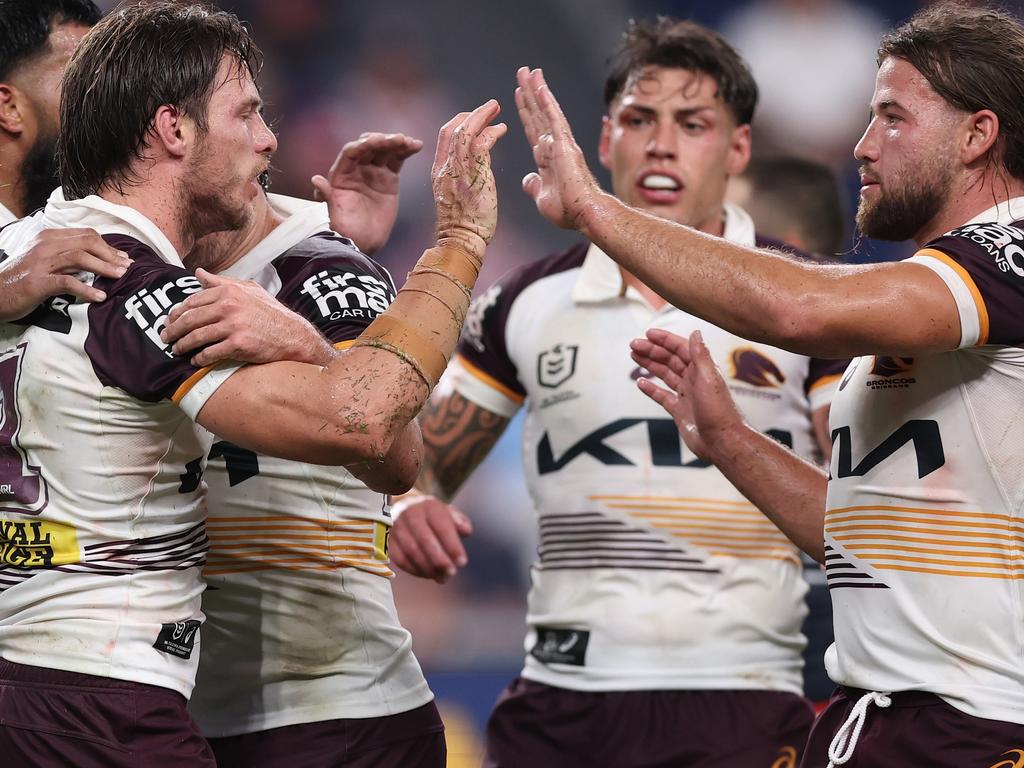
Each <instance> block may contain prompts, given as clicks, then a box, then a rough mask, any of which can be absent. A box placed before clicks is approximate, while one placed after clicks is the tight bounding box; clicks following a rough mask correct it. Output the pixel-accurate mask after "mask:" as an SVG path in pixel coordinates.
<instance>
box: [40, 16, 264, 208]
mask: <svg viewBox="0 0 1024 768" xmlns="http://www.w3.org/2000/svg"><path fill="white" fill-rule="evenodd" d="M224 56H231V57H233V58H234V59H235V60H236V61H237V62H238V65H239V70H240V72H246V71H247V72H248V73H249V74H250V75H252V76H253V77H254V78H255V77H256V75H257V74H258V72H259V69H260V66H261V64H262V55H261V53H260V50H259V48H258V47H257V46H256V44H255V43H254V42H253V40H252V39H251V38H250V36H249V32H248V30H247V29H246V28H245V27H244V26H243V25H242V23H241V22H240V21H239V20H238V17H236V16H235V15H234V14H232V13H228V12H226V11H222V10H220V9H218V8H216V7H214V6H212V5H209V4H207V3H205V2H189V3H182V2H172V1H171V0H158V1H156V2H145V1H143V0H133V1H132V2H128V3H123V4H122V5H121V6H119V7H118V8H117V9H115V10H114V11H112V12H111V13H110V14H109V15H108V16H107V17H106V18H105V19H103V20H102V21H101V22H100V23H99V24H97V25H96V26H95V27H94V28H93V29H92V31H90V33H89V34H88V35H86V36H85V38H84V39H83V40H82V42H81V44H80V45H79V46H78V50H76V51H75V54H74V56H73V57H72V59H71V61H70V62H69V64H68V68H67V70H66V71H65V73H64V88H63V92H62V94H61V100H60V117H61V128H60V136H59V138H58V141H57V157H58V162H59V165H60V175H61V179H62V182H63V185H64V194H65V196H66V197H67V198H68V199H75V198H79V197H85V196H86V195H91V194H95V193H97V192H99V191H100V190H101V189H103V188H112V189H116V190H118V191H119V192H122V191H123V188H124V186H125V185H130V184H134V183H137V179H134V178H132V176H131V172H130V167H131V164H132V162H133V161H135V160H137V159H141V157H142V151H143V148H144V146H145V141H146V134H147V133H148V132H149V130H150V127H151V125H152V121H153V117H154V115H155V114H156V111H157V110H158V109H159V108H160V107H161V106H163V105H165V104H170V105H173V106H174V107H176V108H177V109H179V110H181V112H182V113H183V114H185V115H188V116H189V117H190V118H191V119H192V120H194V121H195V123H196V126H197V127H198V129H199V130H200V132H205V131H206V128H207V122H206V120H207V107H208V106H209V102H210V96H211V95H212V93H213V91H214V90H215V88H216V86H217V85H218V84H217V83H216V82H215V80H216V77H217V72H218V70H219V68H220V64H221V61H222V59H223V58H224Z"/></svg>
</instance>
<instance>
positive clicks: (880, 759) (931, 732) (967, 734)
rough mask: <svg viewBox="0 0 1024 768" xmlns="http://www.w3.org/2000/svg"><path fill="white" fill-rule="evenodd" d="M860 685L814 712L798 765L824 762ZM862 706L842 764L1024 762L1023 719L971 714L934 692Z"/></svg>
mask: <svg viewBox="0 0 1024 768" xmlns="http://www.w3.org/2000/svg"><path fill="white" fill-rule="evenodd" d="M864 693H865V692H864V691H860V690H856V689H852V688H840V689H839V690H838V691H837V692H836V694H835V695H834V696H833V697H832V700H831V701H830V702H829V705H828V707H827V708H826V709H825V711H824V712H822V713H821V715H819V716H818V719H817V721H815V723H814V728H813V729H812V730H811V738H810V741H808V743H807V749H806V750H805V751H804V758H803V762H802V763H801V764H800V766H801V768H826V766H827V765H828V748H829V745H830V744H831V743H832V739H833V738H834V737H835V734H836V731H838V730H839V729H840V728H841V727H842V725H843V723H845V722H846V720H847V718H848V717H849V716H850V710H851V709H852V708H853V705H854V704H856V703H857V700H858V699H860V697H861V696H862V695H864ZM889 698H890V699H891V701H892V703H891V704H890V705H889V706H888V707H886V708H884V709H882V708H879V707H877V706H875V705H874V704H871V705H870V706H868V708H867V714H866V716H865V718H864V725H863V727H862V728H861V732H860V736H859V738H858V739H857V743H856V745H855V746H854V748H853V755H852V757H851V758H850V760H849V762H847V763H845V764H844V765H843V768H921V766H925V765H926V766H928V768H1024V725H1019V724H1017V723H1005V722H1002V721H999V720H986V719H984V718H981V717H973V716H972V715H968V714H967V713H966V712H961V711H960V710H958V709H956V708H955V707H953V706H951V705H949V704H947V703H946V702H945V701H943V700H942V699H940V698H939V697H938V696H936V695H935V694H933V693H924V692H922V691H908V692H905V693H894V694H891V695H890V696H889Z"/></svg>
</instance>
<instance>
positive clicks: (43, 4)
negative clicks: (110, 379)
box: [0, 0, 127, 320]
mask: <svg viewBox="0 0 1024 768" xmlns="http://www.w3.org/2000/svg"><path fill="white" fill-rule="evenodd" d="M0 19H3V24H2V25H0V227H2V226H4V225H6V224H9V223H11V222H12V221H14V220H16V219H18V218H20V217H22V216H24V215H25V214H27V213H30V212H31V211H33V210H35V209H36V208H40V207H41V206H42V205H43V204H44V203H45V202H46V197H47V195H49V194H50V191H51V190H53V189H54V188H55V187H56V186H57V183H58V182H57V173H56V161H55V157H54V155H55V149H56V142H57V125H58V119H59V110H58V109H57V105H58V101H59V94H60V78H61V75H62V74H63V72H64V67H65V66H66V65H67V62H68V59H69V58H71V53H72V52H73V51H74V49H75V46H77V45H78V41H79V40H81V38H82V36H83V35H85V33H86V32H88V30H89V27H91V26H92V25H93V24H95V23H96V22H97V21H99V19H100V11H99V9H98V8H97V7H96V5H95V4H94V3H92V2H91V1H90V0H0ZM126 266H127V259H126V258H125V257H124V255H123V254H121V253H119V252H118V250H117V249H116V248H111V247H110V246H109V245H107V244H106V243H104V242H103V241H102V240H101V239H100V238H99V237H98V236H97V235H96V234H95V233H94V232H85V231H61V232H50V233H46V234H44V235H43V236H42V237H41V239H40V242H39V243H37V246H36V247H35V248H33V249H32V250H31V256H28V257H27V258H24V257H22V258H3V259H0V283H2V284H3V285H4V286H13V285H17V286H18V290H17V291H12V290H8V291H4V294H5V295H4V297H3V299H2V300H0V320H14V319H17V318H20V317H24V316H25V315H26V314H28V313H29V312H30V311H31V310H33V309H35V308H36V307H37V306H38V305H39V304H40V303H41V302H42V300H43V299H46V298H49V297H50V296H58V295H62V294H66V295H69V296H72V297H78V298H81V299H85V300H89V301H98V300H101V299H102V298H103V296H102V292H101V291H99V290H98V289H96V288H93V287H92V286H90V285H86V284H85V283H83V282H82V281H81V280H77V279H75V278H74V277H73V274H74V273H75V272H77V271H79V270H85V271H89V272H93V273H94V274H98V275H101V276H103V277H111V278H114V277H118V276H119V275H120V272H118V268H119V267H126Z"/></svg>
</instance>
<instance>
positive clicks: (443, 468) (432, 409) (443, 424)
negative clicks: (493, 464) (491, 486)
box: [416, 392, 509, 502]
mask: <svg viewBox="0 0 1024 768" xmlns="http://www.w3.org/2000/svg"><path fill="white" fill-rule="evenodd" d="M508 422H509V420H508V419H507V418H505V417H504V416H499V415H498V414H496V413H494V412H493V411H489V410H487V409H486V408H482V407H480V406H479V405H476V404H475V403H473V402H470V401H469V400H467V399H466V398H464V397H463V396H462V395H460V394H459V393H458V392H451V393H449V394H445V395H437V394H435V397H432V398H431V399H430V400H429V401H428V402H427V404H426V405H425V406H424V407H423V412H422V413H421V414H420V428H421V429H422V430H423V466H422V468H421V469H420V474H419V478H418V479H417V480H416V488H417V489H419V490H420V491H422V492H423V493H428V494H430V495H431V496H435V497H437V498H439V499H442V500H444V501H446V502H449V501H451V499H452V497H453V496H454V495H455V492H456V491H457V490H458V489H459V487H460V486H461V485H462V484H463V483H464V482H465V481H466V478H468V477H469V475H470V474H471V473H472V472H473V470H474V469H476V467H477V465H478V464H479V463H480V462H481V461H483V460H484V458H486V456H487V454H488V453H490V451H491V448H493V447H494V444H495V443H496V442H498V438H499V437H501V434H502V433H503V432H504V431H505V427H507V426H508Z"/></svg>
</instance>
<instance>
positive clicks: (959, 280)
mask: <svg viewBox="0 0 1024 768" xmlns="http://www.w3.org/2000/svg"><path fill="white" fill-rule="evenodd" d="M908 261H910V262H913V263H917V264H921V265H922V266H925V267H928V268H929V269H931V270H932V271H933V272H935V273H936V274H937V275H938V276H939V277H940V278H941V279H942V281H943V282H944V283H945V284H946V286H947V287H948V288H949V291H950V293H951V294H952V295H953V299H954V300H955V301H956V305H957V310H958V312H959V315H960V347H961V348H963V347H973V346H981V345H984V344H1020V343H1021V342H1022V341H1024V312H1021V307H1022V306H1024V230H1022V229H1021V228H1019V227H1018V226H1016V225H1013V226H1005V225H1002V224H994V223H993V224H970V225H967V226H965V227H960V228H959V229H954V230H953V231H952V232H949V233H948V234H945V235H943V236H942V237H939V238H937V239H935V240H932V241H931V242H929V243H928V244H926V245H925V246H924V247H923V248H922V249H921V250H919V251H918V252H917V253H916V254H914V256H913V257H912V258H910V259H908Z"/></svg>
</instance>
